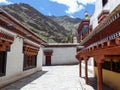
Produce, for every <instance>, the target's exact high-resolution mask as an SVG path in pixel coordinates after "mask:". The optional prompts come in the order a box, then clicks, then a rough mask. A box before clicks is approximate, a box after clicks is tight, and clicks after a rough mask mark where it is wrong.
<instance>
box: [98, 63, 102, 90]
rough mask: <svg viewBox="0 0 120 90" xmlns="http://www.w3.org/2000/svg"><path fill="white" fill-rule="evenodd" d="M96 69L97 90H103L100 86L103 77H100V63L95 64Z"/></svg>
mask: <svg viewBox="0 0 120 90" xmlns="http://www.w3.org/2000/svg"><path fill="white" fill-rule="evenodd" d="M97 69H98V73H97V75H98V76H97V88H98V89H97V90H103V89H102V84H103V77H102V63H101V62H97Z"/></svg>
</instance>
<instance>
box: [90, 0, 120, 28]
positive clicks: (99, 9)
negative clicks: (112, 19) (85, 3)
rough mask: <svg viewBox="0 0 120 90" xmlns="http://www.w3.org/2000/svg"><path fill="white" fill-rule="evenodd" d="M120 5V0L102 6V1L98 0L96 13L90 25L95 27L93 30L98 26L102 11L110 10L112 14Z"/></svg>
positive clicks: (110, 0)
mask: <svg viewBox="0 0 120 90" xmlns="http://www.w3.org/2000/svg"><path fill="white" fill-rule="evenodd" d="M119 4H120V0H115V1H114V0H108V2H107V3H106V5H105V6H104V7H103V6H102V0H97V2H96V4H95V11H94V13H93V15H92V16H91V18H90V25H93V29H95V27H96V26H97V25H98V16H99V15H100V14H101V12H102V10H109V11H110V12H112V11H113V10H114V9H115V8H116V7H117V6H118V5H119Z"/></svg>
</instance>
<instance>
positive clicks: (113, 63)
mask: <svg viewBox="0 0 120 90" xmlns="http://www.w3.org/2000/svg"><path fill="white" fill-rule="evenodd" d="M103 68H104V69H107V70H111V71H114V72H118V73H120V60H118V59H113V60H105V61H104V63H103Z"/></svg>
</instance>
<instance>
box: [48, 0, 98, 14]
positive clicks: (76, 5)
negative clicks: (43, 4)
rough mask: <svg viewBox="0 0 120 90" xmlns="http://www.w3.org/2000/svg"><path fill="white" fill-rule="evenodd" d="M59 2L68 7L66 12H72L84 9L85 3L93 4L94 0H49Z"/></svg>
mask: <svg viewBox="0 0 120 90" xmlns="http://www.w3.org/2000/svg"><path fill="white" fill-rule="evenodd" d="M50 1H52V2H56V3H59V4H63V5H66V6H67V7H68V9H67V10H66V13H68V14H73V13H75V12H78V11H80V10H82V9H85V5H87V4H94V3H95V1H96V0H50Z"/></svg>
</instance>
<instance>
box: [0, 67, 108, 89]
mask: <svg viewBox="0 0 120 90" xmlns="http://www.w3.org/2000/svg"><path fill="white" fill-rule="evenodd" d="M78 70H79V66H78V65H62V66H43V71H41V72H37V73H35V74H33V75H31V76H28V77H26V78H23V79H21V80H18V81H16V82H15V83H12V84H10V85H8V86H6V87H4V88H2V89H0V90H95V89H93V87H91V86H89V85H86V84H85V80H84V79H83V78H80V77H79V76H78V75H79V74H78V72H79V71H78ZM82 71H83V72H84V69H83V70H82ZM83 76H84V75H83ZM89 77H92V74H90V73H89ZM93 83H94V82H93ZM108 90H109V89H108Z"/></svg>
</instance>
